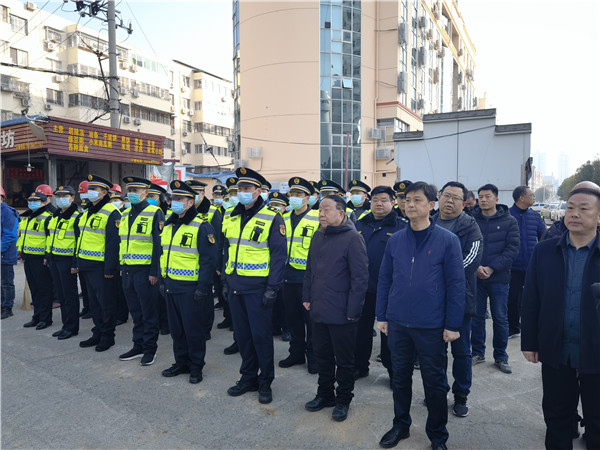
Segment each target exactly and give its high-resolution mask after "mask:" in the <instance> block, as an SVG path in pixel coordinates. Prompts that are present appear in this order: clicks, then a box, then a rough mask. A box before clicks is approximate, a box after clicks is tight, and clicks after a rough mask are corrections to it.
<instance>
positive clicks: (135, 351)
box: [119, 346, 144, 361]
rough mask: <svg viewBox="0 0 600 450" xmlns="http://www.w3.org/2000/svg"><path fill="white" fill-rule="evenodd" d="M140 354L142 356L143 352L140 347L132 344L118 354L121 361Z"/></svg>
mask: <svg viewBox="0 0 600 450" xmlns="http://www.w3.org/2000/svg"><path fill="white" fill-rule="evenodd" d="M142 356H144V352H143V351H142V349H141V347H136V346H134V347H133V348H132V349H131V350H129V351H128V352H125V353H123V354H122V355H119V359H120V360H121V361H131V360H132V359H136V358H141V357H142Z"/></svg>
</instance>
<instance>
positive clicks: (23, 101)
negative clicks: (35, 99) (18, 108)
mask: <svg viewBox="0 0 600 450" xmlns="http://www.w3.org/2000/svg"><path fill="white" fill-rule="evenodd" d="M21 105H22V106H31V105H32V103H31V100H29V99H28V98H22V99H21Z"/></svg>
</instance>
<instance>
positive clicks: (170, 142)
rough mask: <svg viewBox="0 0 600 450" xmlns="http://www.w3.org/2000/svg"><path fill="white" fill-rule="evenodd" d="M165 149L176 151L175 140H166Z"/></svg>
mask: <svg viewBox="0 0 600 450" xmlns="http://www.w3.org/2000/svg"><path fill="white" fill-rule="evenodd" d="M165 149H166V150H175V141H174V140H173V139H165Z"/></svg>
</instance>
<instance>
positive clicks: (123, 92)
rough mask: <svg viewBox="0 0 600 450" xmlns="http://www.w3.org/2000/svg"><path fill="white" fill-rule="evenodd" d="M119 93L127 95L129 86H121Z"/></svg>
mask: <svg viewBox="0 0 600 450" xmlns="http://www.w3.org/2000/svg"><path fill="white" fill-rule="evenodd" d="M119 94H121V95H127V88H124V87H121V88H119Z"/></svg>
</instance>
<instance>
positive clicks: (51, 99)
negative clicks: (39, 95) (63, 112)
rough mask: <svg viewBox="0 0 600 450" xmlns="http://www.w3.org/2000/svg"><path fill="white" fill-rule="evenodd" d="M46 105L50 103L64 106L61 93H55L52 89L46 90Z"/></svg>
mask: <svg viewBox="0 0 600 450" xmlns="http://www.w3.org/2000/svg"><path fill="white" fill-rule="evenodd" d="M46 103H52V104H54V105H60V106H64V101H63V93H62V91H55V90H54V89H46Z"/></svg>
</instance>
